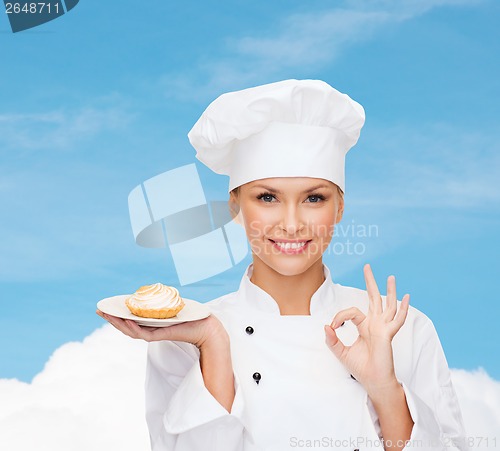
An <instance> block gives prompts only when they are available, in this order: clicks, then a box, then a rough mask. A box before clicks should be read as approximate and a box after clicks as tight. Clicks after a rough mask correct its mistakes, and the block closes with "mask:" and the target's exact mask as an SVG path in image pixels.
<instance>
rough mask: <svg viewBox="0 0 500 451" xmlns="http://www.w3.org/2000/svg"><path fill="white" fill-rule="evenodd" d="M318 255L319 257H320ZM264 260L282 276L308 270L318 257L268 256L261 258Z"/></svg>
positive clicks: (295, 274)
mask: <svg viewBox="0 0 500 451" xmlns="http://www.w3.org/2000/svg"><path fill="white" fill-rule="evenodd" d="M320 257H321V256H320ZM320 257H318V258H320ZM261 260H262V262H263V263H264V264H265V265H266V266H268V267H269V268H271V269H272V270H274V271H276V272H277V273H279V274H281V275H282V276H298V275H299V274H303V273H304V272H306V271H307V270H308V269H309V268H310V267H311V266H312V265H314V263H316V262H317V260H318V259H311V258H308V259H301V258H295V257H289V256H286V257H281V258H266V259H261Z"/></svg>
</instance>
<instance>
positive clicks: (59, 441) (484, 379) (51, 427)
mask: <svg viewBox="0 0 500 451" xmlns="http://www.w3.org/2000/svg"><path fill="white" fill-rule="evenodd" d="M145 351H146V344H145V343H144V342H141V341H134V340H131V339H129V338H127V337H125V336H123V335H121V334H120V333H119V332H117V331H115V330H114V329H113V328H112V327H111V326H107V325H106V326H104V327H102V328H100V329H98V330H96V331H95V332H94V333H92V334H91V335H90V336H89V337H87V338H86V339H85V340H84V341H83V342H81V343H76V342H75V343H67V344H65V345H64V346H62V347H61V348H59V349H58V350H57V351H56V352H55V353H54V355H53V356H52V357H51V358H50V360H49V361H48V362H47V364H46V366H45V368H44V370H43V371H42V372H41V373H40V374H39V375H38V376H36V377H35V379H34V380H33V382H32V383H31V384H25V383H22V382H19V381H17V380H5V379H3V380H0V399H1V400H2V402H0V430H2V434H0V449H5V450H12V451H32V450H35V449H36V450H37V451H80V450H81V451H88V450H92V451H109V450H120V451H129V450H130V451H138V450H147V449H149V438H148V433H147V428H146V424H145V420H144V393H143V380H144V368H145ZM452 377H453V381H454V384H455V388H456V391H457V395H458V398H459V401H460V403H461V406H462V411H463V416H464V420H465V424H466V428H467V435H468V436H470V437H489V440H490V442H489V446H487V443H486V442H484V441H483V442H482V443H478V442H477V439H476V442H475V444H476V445H478V446H474V449H475V450H478V451H479V450H484V451H489V450H490V449H491V448H492V440H493V439H494V437H496V440H497V442H498V440H500V437H498V436H497V435H498V431H499V428H500V382H498V381H495V380H493V379H491V378H490V377H489V376H488V375H487V374H486V373H485V372H484V371H483V370H478V371H474V372H469V371H465V370H452Z"/></svg>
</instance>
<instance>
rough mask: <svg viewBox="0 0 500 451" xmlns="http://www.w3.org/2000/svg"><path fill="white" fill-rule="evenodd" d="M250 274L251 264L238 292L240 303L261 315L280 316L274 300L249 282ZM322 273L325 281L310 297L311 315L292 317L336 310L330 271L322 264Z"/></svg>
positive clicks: (251, 271)
mask: <svg viewBox="0 0 500 451" xmlns="http://www.w3.org/2000/svg"><path fill="white" fill-rule="evenodd" d="M252 273H253V264H250V265H248V267H247V269H246V270H245V273H244V275H243V278H242V279H241V282H240V287H239V290H238V294H239V295H240V296H241V302H244V303H246V304H247V307H249V308H251V309H257V310H259V311H261V312H262V313H268V314H274V315H280V309H279V307H278V304H277V302H276V301H275V300H274V298H273V297H272V296H271V295H270V294H269V293H267V292H266V291H264V290H263V289H262V288H260V287H259V286H257V285H255V284H254V283H253V282H252V281H251V280H250V278H251V277H252ZM323 273H324V275H325V280H324V281H323V283H322V284H321V285H320V287H319V288H318V289H317V290H316V291H315V292H314V294H313V295H312V297H311V304H310V312H311V315H293V316H316V315H320V314H324V313H331V312H332V311H335V310H336V302H335V289H334V284H333V282H332V279H331V275H330V270H329V269H328V267H327V266H326V265H324V264H323ZM283 316H289V315H283Z"/></svg>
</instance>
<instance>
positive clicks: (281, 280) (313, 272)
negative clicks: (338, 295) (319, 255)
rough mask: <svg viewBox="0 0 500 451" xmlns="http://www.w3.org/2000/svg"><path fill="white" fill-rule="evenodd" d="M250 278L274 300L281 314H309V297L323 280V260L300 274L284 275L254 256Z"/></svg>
mask: <svg viewBox="0 0 500 451" xmlns="http://www.w3.org/2000/svg"><path fill="white" fill-rule="evenodd" d="M250 280H251V281H252V283H254V284H255V285H257V286H258V287H259V288H262V289H263V290H264V291H265V292H266V293H268V294H269V295H270V296H271V297H272V298H273V299H274V300H275V301H276V303H277V304H278V307H279V309H280V314H281V315H310V314H311V311H310V305H311V297H312V295H313V294H314V293H315V292H316V291H317V289H318V288H319V287H320V286H321V284H322V283H323V282H324V281H325V275H324V273H323V261H322V259H319V260H318V261H317V262H315V263H314V264H313V265H312V266H311V267H310V268H308V269H307V270H306V271H305V272H303V273H301V274H296V275H293V276H285V275H283V274H280V273H279V272H277V271H275V270H274V269H272V268H271V267H269V266H267V265H266V264H265V263H264V262H263V261H262V260H260V259H259V258H256V257H254V259H253V272H252V277H251V279H250Z"/></svg>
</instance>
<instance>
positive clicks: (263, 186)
mask: <svg viewBox="0 0 500 451" xmlns="http://www.w3.org/2000/svg"><path fill="white" fill-rule="evenodd" d="M252 188H261V189H262V188H264V189H266V190H268V191H269V192H271V193H276V194H283V191H280V190H279V189H276V188H273V187H272V186H269V185H254V186H252ZM320 188H328V185H325V184H324V183H322V184H320V185H315V186H313V187H311V188H308V189H306V190H304V191H302V192H303V193H312V192H313V191H316V190H317V189H320Z"/></svg>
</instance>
